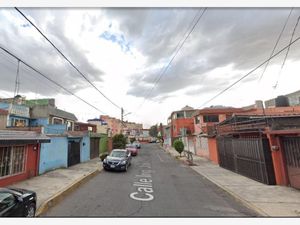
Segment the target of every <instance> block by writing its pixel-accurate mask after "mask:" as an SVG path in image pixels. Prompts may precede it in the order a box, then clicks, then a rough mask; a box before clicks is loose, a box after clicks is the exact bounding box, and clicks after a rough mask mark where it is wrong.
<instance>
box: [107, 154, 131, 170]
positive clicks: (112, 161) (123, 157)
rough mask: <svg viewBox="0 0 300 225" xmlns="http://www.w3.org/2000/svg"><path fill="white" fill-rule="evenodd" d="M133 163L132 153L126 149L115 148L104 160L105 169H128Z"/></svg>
mask: <svg viewBox="0 0 300 225" xmlns="http://www.w3.org/2000/svg"><path fill="white" fill-rule="evenodd" d="M130 165H131V153H130V151H128V150H126V149H114V150H112V151H111V153H110V154H109V155H108V156H107V157H106V158H105V159H104V160H103V168H104V170H119V171H127V169H128V167H129V166H130Z"/></svg>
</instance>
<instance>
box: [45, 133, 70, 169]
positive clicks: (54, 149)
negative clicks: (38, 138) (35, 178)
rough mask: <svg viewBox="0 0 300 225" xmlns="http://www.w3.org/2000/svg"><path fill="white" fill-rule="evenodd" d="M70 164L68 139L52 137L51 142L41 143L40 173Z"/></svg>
mask: <svg viewBox="0 0 300 225" xmlns="http://www.w3.org/2000/svg"><path fill="white" fill-rule="evenodd" d="M67 166H68V139H67V138H66V137H53V136H52V137H51V142H50V143H44V144H41V153H40V163H39V174H43V173H45V172H47V171H50V170H53V169H56V168H61V167H64V168H66V167H67Z"/></svg>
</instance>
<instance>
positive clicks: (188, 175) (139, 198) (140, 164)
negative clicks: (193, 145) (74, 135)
mask: <svg viewBox="0 0 300 225" xmlns="http://www.w3.org/2000/svg"><path fill="white" fill-rule="evenodd" d="M43 216H45V217H62V216H66V217H68V216H70V217H77V216H78V217H81V216H83V217H88V216H100V217H106V216H108V217H119V216H120V217H140V216H142V217H143V216H144V217H148V216H151V217H153V216H157V217H166V216H172V217H177V216H179V217H188V216H197V217H244V216H246V217H252V216H256V214H255V212H253V211H252V210H250V209H248V208H246V207H245V206H243V205H241V204H240V203H239V202H237V201H236V200H235V199H234V198H232V197H231V196H230V195H228V194H227V193H225V192H224V191H223V190H221V189H220V188H218V187H217V186H216V185H214V184H213V183H211V182H210V181H208V180H207V179H205V178H204V177H202V176H201V175H199V174H197V173H196V172H195V171H193V170H192V169H191V168H189V166H186V165H184V164H182V163H180V162H178V161H177V160H175V159H174V158H172V157H171V156H169V155H168V154H167V153H165V152H164V151H163V150H161V149H160V147H159V146H158V145H157V144H144V145H142V148H141V149H140V152H139V155H138V156H136V157H133V159H132V165H131V166H130V167H129V169H128V171H127V172H111V171H104V170H103V171H102V172H101V173H100V174H98V175H97V176H95V177H94V178H93V179H91V180H90V181H88V182H87V183H85V184H83V185H82V186H80V187H79V188H78V189H77V190H75V191H74V192H72V193H71V194H69V195H68V196H67V197H66V198H65V199H64V200H63V201H61V202H60V203H59V204H58V205H56V206H54V207H53V208H51V209H50V210H49V211H48V212H47V213H46V214H44V215H43Z"/></svg>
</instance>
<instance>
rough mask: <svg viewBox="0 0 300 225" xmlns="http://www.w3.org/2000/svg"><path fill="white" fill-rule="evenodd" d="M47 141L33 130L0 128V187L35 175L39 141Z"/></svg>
mask: <svg viewBox="0 0 300 225" xmlns="http://www.w3.org/2000/svg"><path fill="white" fill-rule="evenodd" d="M49 142H50V138H48V137H47V136H45V135H43V134H40V133H37V132H33V131H14V130H0V187H3V186H7V185H10V184H13V183H15V182H18V181H22V180H25V179H28V178H31V177H33V176H37V175H38V174H39V158H40V147H41V143H44V144H46V143H49Z"/></svg>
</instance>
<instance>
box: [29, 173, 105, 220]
mask: <svg viewBox="0 0 300 225" xmlns="http://www.w3.org/2000/svg"><path fill="white" fill-rule="evenodd" d="M101 171H102V168H100V169H97V170H95V171H93V172H90V173H89V174H87V175H85V176H84V177H81V178H79V179H77V180H76V181H74V182H73V183H72V184H70V185H69V186H67V187H65V188H64V189H62V190H60V191H59V192H58V193H56V194H55V195H53V196H52V197H50V198H49V199H47V200H46V201H45V202H44V203H42V204H41V206H40V207H39V208H38V209H37V211H36V214H35V216H36V217H39V216H41V215H42V214H44V213H45V212H47V211H48V210H49V209H50V208H51V207H53V206H55V205H57V204H58V203H59V202H60V201H61V200H63V198H64V197H66V196H67V195H68V194H70V193H71V192H72V191H74V190H76V189H77V188H78V187H79V186H80V185H82V184H84V183H86V182H87V181H88V180H90V179H91V178H92V177H94V176H95V175H97V174H99V173H100V172H101Z"/></svg>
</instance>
